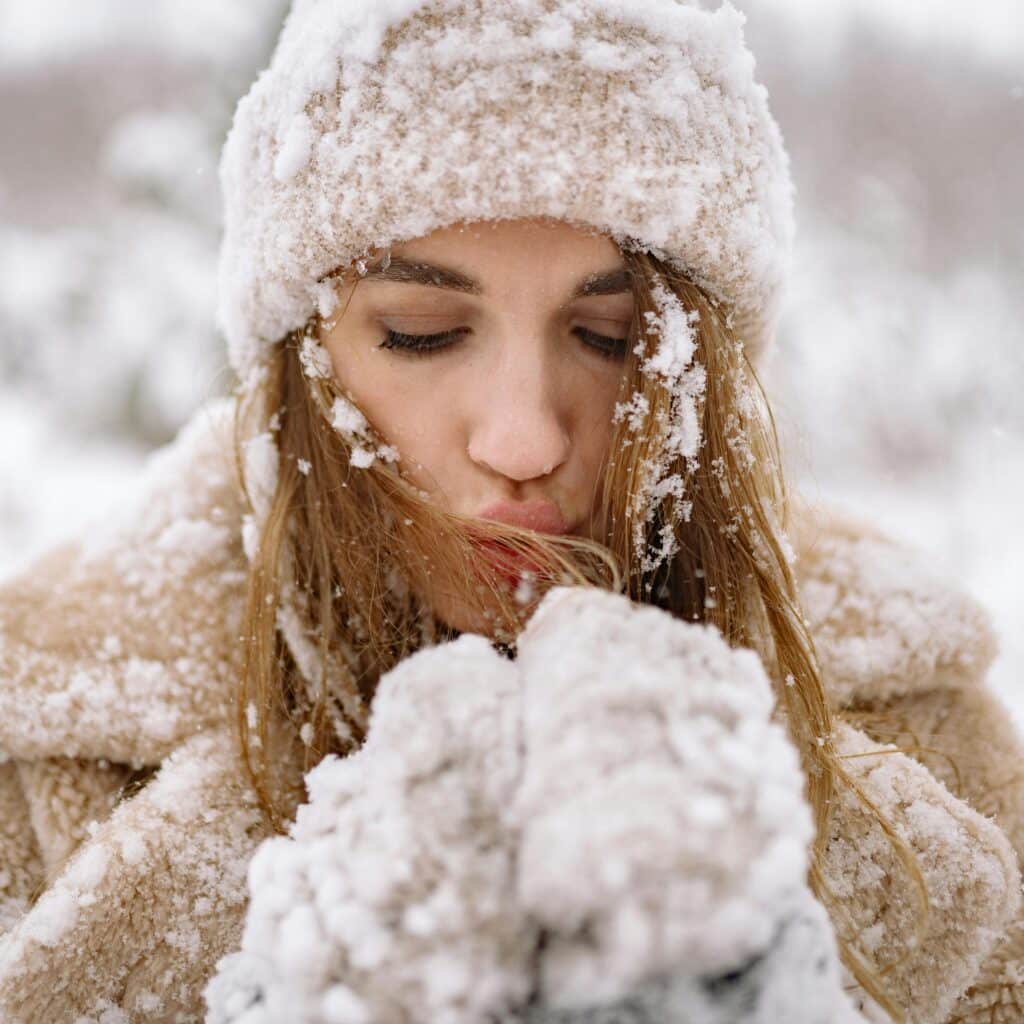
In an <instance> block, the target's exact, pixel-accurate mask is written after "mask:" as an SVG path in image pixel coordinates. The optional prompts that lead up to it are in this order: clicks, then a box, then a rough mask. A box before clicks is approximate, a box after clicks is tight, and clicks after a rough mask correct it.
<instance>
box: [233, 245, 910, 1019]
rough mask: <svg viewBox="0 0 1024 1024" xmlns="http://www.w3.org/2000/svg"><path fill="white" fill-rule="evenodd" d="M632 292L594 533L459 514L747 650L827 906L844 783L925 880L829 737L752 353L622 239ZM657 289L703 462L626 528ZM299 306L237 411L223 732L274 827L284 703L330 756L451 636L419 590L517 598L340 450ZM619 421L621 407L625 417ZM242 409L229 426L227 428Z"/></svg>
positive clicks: (643, 433) (511, 605)
mask: <svg viewBox="0 0 1024 1024" xmlns="http://www.w3.org/2000/svg"><path fill="white" fill-rule="evenodd" d="M622 255H623V259H624V261H625V263H626V265H627V268H628V269H629V271H630V273H631V278H632V281H633V289H634V294H635V298H636V303H635V313H634V319H633V324H632V327H631V331H630V340H629V345H628V350H629V354H628V355H627V358H626V363H625V367H624V376H623V385H622V393H621V397H622V399H623V400H625V399H627V398H629V397H630V396H636V395H641V396H643V400H642V401H640V402H636V401H634V402H632V408H633V409H635V410H640V413H641V422H639V423H638V422H637V418H636V417H635V416H631V417H621V418H617V422H616V423H615V424H614V425H613V436H612V440H611V445H610V448H609V451H610V452H613V453H615V454H614V457H610V458H609V459H608V461H607V466H606V471H605V473H604V475H603V478H602V480H601V481H600V483H599V486H598V488H597V490H596V493H595V495H594V497H595V502H597V503H598V504H599V505H600V507H601V509H602V516H601V519H602V522H603V523H604V524H605V525H606V528H607V543H605V544H601V543H598V542H596V541H592V540H586V539H582V538H563V537H546V536H541V535H537V534H534V533H531V532H530V531H525V530H515V529H513V528H510V527H506V526H501V525H494V526H492V527H488V526H486V525H483V526H481V524H479V523H474V529H475V530H477V531H478V532H479V531H480V530H481V529H482V530H483V531H484V532H488V531H493V536H495V537H500V539H501V541H502V543H505V544H507V545H508V546H510V547H512V548H514V549H516V550H517V551H520V552H522V553H524V554H525V555H526V556H527V557H528V558H529V559H530V560H531V561H532V562H533V563H535V564H538V565H541V566H543V567H545V571H544V572H543V573H542V574H541V576H542V578H541V579H539V580H538V581H537V582H538V583H540V584H541V587H540V589H541V590H542V589H543V587H544V586H545V585H548V584H550V583H552V582H563V583H564V582H569V583H575V584H578V585H590V586H599V587H604V588H607V589H613V590H620V591H623V592H624V593H626V594H627V595H628V596H629V597H630V598H631V599H632V600H634V601H638V602H645V603H649V604H654V605H657V606H659V607H662V608H664V609H665V610H667V611H669V612H670V613H671V614H673V615H675V616H678V617H680V618H683V619H685V620H687V621H694V622H705V623H711V624H713V625H714V626H716V627H717V628H718V629H719V630H720V631H721V632H722V634H723V635H724V636H725V638H726V640H727V641H728V642H729V643H730V644H731V645H733V646H737V647H740V646H742V647H751V648H753V649H754V650H756V651H757V652H758V653H759V654H760V656H761V658H762V660H763V662H764V664H765V667H766V670H767V671H768V674H769V676H770V678H771V680H772V682H773V685H774V689H775V693H776V695H777V700H778V704H779V707H780V709H781V711H782V713H783V715H784V717H785V721H786V724H787V727H788V729H789V732H790V735H791V737H792V740H793V742H794V743H795V744H796V747H797V749H798V750H799V752H800V756H801V759H802V762H803V766H804V771H805V776H806V793H807V798H808V801H809V803H810V806H811V808H812V811H813V815H814V819H815V825H816V829H817V831H816V839H815V845H814V849H813V851H812V860H811V870H810V878H809V881H810V885H811V887H812V889H813V891H814V892H815V894H816V895H817V896H818V898H819V899H821V900H822V902H824V903H825V904H826V906H828V907H829V908H830V910H832V909H836V906H835V905H836V901H835V899H834V897H833V895H832V893H831V892H830V891H829V889H828V886H827V884H826V882H825V879H824V876H823V872H822V864H823V860H824V851H825V845H826V843H827V840H828V837H829V824H830V812H831V808H832V806H833V804H834V799H833V795H834V793H835V792H836V791H837V790H838V789H839V788H841V787H849V788H850V789H851V790H852V791H854V792H855V793H856V794H857V795H858V797H859V798H860V799H861V800H862V802H864V803H865V804H866V805H867V806H868V807H869V809H870V810H871V811H872V812H873V813H874V814H875V815H876V816H877V817H878V818H879V820H880V821H881V824H882V827H883V829H884V830H885V832H886V834H887V835H888V836H889V837H890V839H891V840H892V841H893V843H894V845H895V846H896V847H897V849H898V850H899V852H900V856H901V857H902V858H903V859H904V863H905V864H906V865H907V869H908V871H909V873H910V874H911V876H912V877H913V878H914V879H915V880H916V881H918V882H919V881H920V875H919V873H917V871H916V866H915V865H914V863H913V860H912V857H911V855H909V852H908V851H906V850H905V848H903V847H902V844H901V843H900V842H899V840H898V839H897V838H896V836H895V833H894V831H893V829H892V828H891V826H890V825H889V823H888V822H886V821H885V819H884V818H882V816H881V815H880V813H879V812H878V811H877V809H876V808H874V807H873V805H871V803H870V801H869V800H868V798H867V797H866V796H865V795H864V794H863V793H862V792H861V791H860V790H859V788H858V787H857V785H856V783H855V782H854V781H853V780H852V779H851V778H850V777H849V775H848V774H847V772H846V771H845V769H844V768H843V764H842V761H841V759H840V757H839V756H838V755H837V753H836V750H835V747H834V744H833V721H832V715H831V712H830V710H829V706H828V703H827V700H826V696H825V691H824V688H823V685H822V678H821V672H820V669H819V666H818V662H817V658H816V655H815V650H814V644H813V641H812V639H811V637H810V635H809V634H808V631H807V628H806V626H805V623H804V616H803V614H802V611H801V608H800V603H799V600H798V596H797V588H796V582H795V580H794V576H793V572H792V568H791V564H790V558H789V557H788V553H789V549H788V543H787V541H786V539H785V536H786V529H787V522H788V518H789V515H790V509H789V502H788V498H787V490H786V486H785V482H784V477H783V472H782V465H781V460H780V453H779V445H778V438H777V433H776V429H775V423H774V419H773V417H772V414H771V410H770V408H769V405H768V402H767V400H766V398H765V395H764V392H763V390H762V389H761V386H760V383H759V382H758V380H757V375H756V373H755V371H754V368H753V367H752V366H751V365H750V363H749V361H748V360H747V357H746V355H745V353H744V350H743V346H742V345H741V344H740V343H739V342H738V340H737V339H736V337H735V335H734V331H733V329H732V327H731V320H730V317H729V314H728V311H727V310H726V309H724V308H723V307H722V306H721V305H720V304H719V303H716V302H715V301H713V300H712V299H711V298H710V297H709V296H708V295H707V294H706V293H705V292H704V291H703V290H702V289H701V288H699V287H697V286H696V285H694V284H693V283H692V282H691V281H689V280H688V279H687V278H686V277H685V276H683V275H681V274H680V273H678V272H675V271H673V270H672V269H671V268H669V267H668V266H667V265H666V264H665V263H664V262H662V261H660V260H658V259H656V258H655V257H654V256H652V255H651V254H649V253H643V252H635V251H623V253H622ZM665 288H667V289H669V290H670V291H671V293H673V294H674V295H675V296H676V297H677V298H678V300H679V301H680V302H681V303H682V305H683V307H684V308H685V309H686V310H688V311H690V312H691V313H693V314H695V320H696V335H695V336H696V349H695V353H694V360H695V362H696V363H699V364H700V365H702V366H703V367H704V370H705V372H706V390H705V392H704V394H703V397H702V399H701V401H700V402H699V408H698V415H699V421H700V428H701V436H702V443H701V448H700V453H699V458H696V459H694V458H689V459H687V458H678V459H677V460H676V464H675V465H672V466H671V467H670V468H671V470H672V472H674V473H675V474H677V475H678V476H679V478H680V479H681V480H682V481H683V482H684V483H685V496H686V497H685V500H686V502H687V503H689V505H688V508H687V510H686V514H685V515H680V514H679V511H680V509H679V502H680V498H679V495H678V494H676V495H674V496H673V495H668V496H666V497H665V499H664V501H663V502H662V506H661V507H659V508H656V509H655V510H654V514H653V515H652V516H650V518H649V521H647V522H644V523H642V528H641V529H640V530H638V529H637V516H638V511H637V510H638V493H639V491H640V490H641V489H642V488H643V487H644V486H645V485H646V482H648V476H649V467H650V466H651V465H652V463H654V462H657V461H658V460H659V459H661V460H663V458H664V445H665V440H664V439H665V431H664V429H663V427H664V424H665V422H666V417H667V416H668V414H669V412H670V409H671V395H670V394H669V392H668V389H666V388H665V387H664V386H663V384H662V383H661V382H659V381H658V380H657V379H656V378H655V377H654V376H653V375H651V374H649V373H645V372H643V364H644V360H645V358H647V357H649V356H650V354H651V353H650V346H652V345H653V344H655V343H656V339H654V338H653V337H652V335H651V333H650V332H649V331H648V329H647V326H646V325H648V324H649V323H650V322H651V317H652V316H653V317H657V316H658V315H659V313H660V309H659V304H658V302H657V301H656V294H655V293H656V292H657V290H658V289H665ZM319 327H320V325H319V322H318V320H317V319H316V318H313V319H311V321H310V322H309V324H307V325H306V327H305V328H303V329H302V330H299V331H296V332H293V333H292V334H291V335H289V336H288V337H287V338H285V339H284V340H283V343H282V344H280V345H279V346H278V347H277V349H276V351H275V353H274V355H273V357H272V360H271V363H270V365H269V372H268V374H267V375H266V377H265V380H264V383H263V386H262V388H261V389H260V390H259V391H256V392H254V393H251V394H250V395H249V396H248V397H247V399H246V402H245V403H244V407H240V413H239V418H238V423H239V434H238V439H237V440H238V453H239V466H240V469H242V471H243V474H244V458H243V456H242V447H243V445H244V443H245V437H247V436H251V434H252V432H253V423H256V424H259V425H260V426H261V427H262V428H263V429H264V430H271V431H272V432H274V433H275V434H276V444H277V449H278V452H279V468H278V478H277V485H276V489H275V491H274V493H273V496H272V499H271V501H270V503H269V509H268V511H267V513H266V514H265V516H264V517H263V521H262V524H261V531H260V534H259V538H258V549H257V550H256V552H255V554H254V557H253V559H252V565H251V569H250V575H249V584H248V601H247V608H246V614H245V626H244V630H243V633H244V636H245V637H246V648H245V658H244V670H243V673H242V676H241V678H240V688H239V700H238V729H239V734H240V738H241V744H242V750H243V754H244V759H245V767H246V771H247V772H248V774H249V777H250V779H251V781H252V783H253V785H254V787H255V789H256V792H257V793H258V794H259V796H260V800H261V804H262V805H263V808H264V811H265V813H266V815H267V817H268V819H269V820H270V822H271V823H272V824H273V825H274V826H275V827H276V828H278V829H280V828H281V827H282V821H281V815H280V813H279V811H278V809H277V808H276V807H275V806H274V803H273V800H272V799H271V797H270V793H269V789H268V786H267V778H268V764H267V758H266V751H267V749H268V745H267V742H266V740H267V728H268V722H269V721H270V719H271V717H272V716H274V715H281V716H283V717H285V718H286V719H287V720H289V721H291V722H292V723H294V727H295V729H296V730H298V731H299V732H300V733H301V736H302V741H303V743H304V744H305V751H306V767H307V768H309V767H312V766H313V765H314V764H316V763H317V762H318V761H319V760H321V759H322V758H323V757H324V756H325V755H326V754H328V753H332V752H333V753H338V754H342V755H344V754H346V753H348V752H350V751H352V750H355V749H357V748H358V747H359V745H360V744H361V743H362V741H363V738H364V736H365V733H366V727H367V719H368V715H369V709H370V706H371V704H372V701H373V695H374V691H375V688H376V686H377V683H378V680H379V679H380V678H381V676H382V675H383V674H384V673H386V672H387V671H388V670H389V669H390V668H391V667H393V666H394V665H395V664H397V663H398V662H399V661H400V660H401V659H402V658H404V657H406V656H407V655H409V654H410V653H412V652H413V651H415V650H417V649H418V648H420V647H422V646H423V645H425V644H431V643H435V642H438V641H439V640H443V639H445V638H446V637H447V636H448V635H450V634H449V633H448V632H447V631H446V629H445V627H444V625H443V624H442V623H439V622H438V621H437V620H436V618H435V617H434V616H433V614H432V612H431V609H430V608H429V607H427V606H425V605H424V603H423V602H422V601H420V600H419V599H418V597H417V594H418V593H423V592H424V590H423V587H422V584H423V582H424V581H425V579H426V578H427V574H429V579H430V583H431V586H432V587H434V588H435V592H436V588H438V587H441V588H450V589H451V590H453V591H454V592H456V593H458V594H459V595H460V596H461V597H462V598H463V599H464V600H465V601H466V603H467V604H468V605H469V606H470V607H472V608H474V609H475V610H477V611H478V612H479V613H480V614H481V615H484V616H489V617H491V618H492V621H493V624H494V630H493V633H494V637H495V638H496V641H497V642H501V643H503V644H504V645H505V646H506V647H507V648H509V649H514V645H515V635H516V632H517V630H518V628H520V626H521V624H522V620H523V617H524V607H523V604H522V603H521V601H519V600H517V599H516V598H515V596H514V595H512V594H510V593H508V592H507V591H506V590H504V589H503V588H501V587H488V586H481V585H480V582H479V576H478V575H476V574H474V573H473V571H472V570H471V568H470V566H471V564H472V562H473V560H474V558H475V557H476V548H475V547H474V545H473V544H472V543H471V541H470V539H469V537H468V533H467V530H466V527H467V522H468V521H466V520H462V519H460V517H458V516H453V515H451V514H448V513H445V512H442V511H440V510H439V509H437V508H435V507H433V506H432V505H431V504H430V503H429V502H428V501H426V500H424V499H423V497H422V496H421V495H420V494H419V493H418V492H417V491H416V489H415V488H413V487H412V486H411V485H410V484H409V483H408V482H407V481H406V480H405V479H403V477H402V475H401V473H400V472H399V471H398V470H397V469H396V468H395V467H394V466H392V465H389V464H387V463H384V462H381V461H377V462H375V463H374V464H373V465H371V466H370V467H369V468H355V467H353V465H352V462H351V445H350V443H349V442H348V441H346V439H345V438H344V437H343V436H342V435H340V434H339V433H338V432H337V431H336V430H335V429H334V427H333V426H332V425H331V423H330V418H329V412H330V408H331V404H332V401H333V400H334V399H335V398H337V397H338V396H340V395H341V394H342V392H341V391H340V390H339V387H338V385H337V383H336V382H335V381H334V379H333V377H331V376H330V375H327V376H322V377H315V379H310V377H309V375H307V373H306V372H305V371H304V368H303V359H304V353H303V346H304V344H308V342H309V341H310V340H312V339H316V337H317V332H318V330H319ZM627 420H628V422H627ZM243 423H244V424H245V426H244V427H243V426H242V424H243ZM666 524H668V528H669V529H670V530H671V531H672V532H673V540H674V544H673V548H674V554H673V555H672V557H671V558H670V559H668V560H667V561H663V562H661V564H656V560H654V561H652V560H651V559H650V558H649V557H647V555H648V554H649V549H650V548H651V547H652V546H653V545H656V544H658V543H661V538H663V537H664V532H665V529H666ZM288 594H291V595H292V598H291V600H292V601H295V600H296V596H298V604H299V606H300V611H299V613H298V614H299V617H300V628H301V630H302V632H303V635H304V639H305V640H306V641H307V642H308V643H309V644H310V645H311V646H312V649H315V650H316V651H317V652H318V653H317V671H316V678H309V672H308V671H306V672H305V673H302V672H300V671H299V668H298V666H297V665H296V663H295V661H294V659H293V652H292V651H290V650H289V645H288V644H286V643H285V642H284V641H283V640H282V637H281V631H280V630H279V628H278V626H279V618H280V615H281V614H283V613H284V612H287V611H288V608H286V607H285V606H286V605H287V604H288V598H287V595H288ZM839 943H840V950H841V955H842V958H843V961H844V963H846V965H847V967H848V968H849V969H850V971H851V973H852V974H853V975H854V977H855V978H856V979H857V981H858V982H859V983H860V984H861V985H862V986H863V988H864V989H865V990H866V991H867V992H868V993H869V994H870V995H871V996H872V997H873V998H874V999H875V1000H876V1001H877V1002H878V1003H880V1004H881V1005H882V1006H884V1007H885V1008H886V1009H887V1010H888V1011H889V1012H890V1013H891V1014H892V1015H893V1016H894V1017H896V1018H897V1019H901V1018H902V1014H901V1013H900V1011H899V1009H898V1008H897V1007H896V1006H895V1005H894V1004H893V1003H892V1001H891V1000H890V999H888V997H887V996H886V994H885V992H884V988H883V986H882V984H881V982H880V976H881V975H884V974H885V973H887V971H888V970H891V969H892V967H893V966H895V965H894V964H890V965H888V966H887V967H886V968H884V969H881V970H879V969H877V968H876V967H875V966H874V965H872V964H870V962H869V961H868V960H867V959H866V958H865V956H864V955H863V954H862V953H861V952H859V951H858V950H857V949H855V948H854V945H853V941H852V939H851V938H850V937H849V936H845V937H844V936H843V935H840V936H839Z"/></svg>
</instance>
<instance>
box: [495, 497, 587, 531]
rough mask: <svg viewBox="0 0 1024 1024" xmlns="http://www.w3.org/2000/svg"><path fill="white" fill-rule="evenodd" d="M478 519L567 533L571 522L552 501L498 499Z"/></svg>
mask: <svg viewBox="0 0 1024 1024" xmlns="http://www.w3.org/2000/svg"><path fill="white" fill-rule="evenodd" d="M476 515H477V518H478V519H490V520H492V521H493V522H498V523H507V524H508V525H509V526H519V527H522V528H523V529H527V530H535V531H536V532H537V533H551V534H566V533H568V532H569V524H568V522H566V519H565V516H563V515H562V511H561V509H560V508H559V507H558V506H557V505H556V504H555V503H554V502H552V501H544V500H543V499H541V500H537V501H496V502H494V503H493V504H491V505H488V506H487V507H486V508H484V509H482V510H481V511H479V512H478V513H477V514H476Z"/></svg>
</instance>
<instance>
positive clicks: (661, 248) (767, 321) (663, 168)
mask: <svg viewBox="0 0 1024 1024" xmlns="http://www.w3.org/2000/svg"><path fill="white" fill-rule="evenodd" d="M743 21H744V19H743V16H742V15H741V14H740V13H739V12H737V11H736V10H735V9H734V8H733V7H732V6H731V5H730V4H728V3H724V4H723V5H722V6H721V7H719V8H718V9H717V10H713V11H712V10H706V9H704V8H702V7H701V6H699V5H698V3H696V2H694V0H344V2H339V0H295V3H294V5H293V8H292V10H291V13H290V14H289V17H288V19H287V21H286V23H285V26H284V29H283V31H282V34H281V38H280V40H279V42H278V45H277V49H276V52H275V53H274V56H273V59H272V61H271V64H270V67H269V68H268V69H267V70H266V71H264V72H263V74H261V75H260V77H259V78H258V79H257V81H256V83H255V84H254V85H253V87H252V89H251V90H250V92H249V93H248V95H247V96H246V97H245V98H244V99H243V100H242V101H241V103H240V104H239V106H238V110H237V112H236V115H235V120H234V124H233V127H232V129H231V132H230V135H229V137H228V139H227V143H226V145H225V148H224V154H223V159H222V163H221V184H222V189H223V193H224V215H225V232H224V241H223V246H222V250H221V258H220V282H219V286H220V295H219V317H220V322H221V327H222V329H223V330H224V332H225V335H226V337H227V340H228V346H229V352H230V358H231V362H232V365H233V366H234V368H235V370H236V371H237V373H238V374H239V377H240V378H241V379H242V380H243V382H245V381H255V380H256V379H258V378H256V377H253V376H252V375H253V373H254V371H256V372H258V370H259V367H260V365H261V361H262V359H263V358H264V357H265V356H266V354H267V353H268V352H269V351H270V350H271V348H272V346H273V345H274V344H275V343H276V342H278V341H280V339H282V338H283V337H284V335H285V334H286V333H287V332H288V331H290V330H293V329H295V328H298V327H301V326H302V325H303V324H305V323H306V322H307V320H308V319H309V317H310V316H311V315H312V314H313V313H314V312H315V311H317V310H319V311H320V312H322V313H329V312H330V307H331V302H332V300H333V297H334V296H333V288H332V287H331V286H330V285H325V284H322V283H321V280H322V278H323V276H324V275H325V274H328V273H330V272H331V271H334V270H337V269H339V268H341V267H346V266H349V265H351V264H352V263H353V262H354V261H356V260H358V259H359V258H361V257H364V256H366V255H368V254H369V252H370V251H371V250H373V249H379V248H385V247H386V246H387V245H389V244H391V243H393V242H399V241H402V240H407V239H411V238H416V237H420V236H422V235H425V234H428V233H430V232H431V231H432V230H435V229H438V228H443V227H447V226H451V225H453V224H456V223H459V222H465V221H476V220H501V219H508V218H519V217H539V216H547V217H552V218H556V219H559V220H563V221H566V222H569V223H573V224H576V225H579V226H585V227H589V228H596V229H597V230H599V231H602V232H605V233H607V234H608V235H610V236H611V237H612V238H614V239H615V240H616V241H618V242H620V243H622V244H624V245H625V246H626V247H629V248H643V249H647V250H650V251H652V252H654V253H655V254H657V255H659V256H661V257H662V258H665V259H667V260H668V261H669V262H671V263H672V264H673V265H674V266H676V267H678V268H680V269H682V270H683V271H684V272H686V273H687V274H688V275H689V276H690V278H691V279H692V280H694V281H695V282H696V283H698V284H700V285H702V286H703V287H705V288H707V289H708V290H709V291H710V292H711V293H712V294H714V295H715V296H716V297H717V298H718V299H720V300H722V301H724V302H725V303H726V304H727V306H728V308H729V309H730V310H731V311H732V312H733V313H734V315H735V318H734V322H735V324H736V326H737V328H738V331H739V336H740V337H741V338H742V339H743V340H744V342H745V343H746V346H747V350H748V352H749V353H751V354H752V355H754V356H756V355H757V354H759V353H760V352H761V351H763V350H764V348H765V347H766V345H767V344H768V343H769V341H770V339H771V335H772V332H773V325H774V321H775V317H776V314H777V311H778V306H779V300H780V292H781V288H782V286H783V283H784V279H785V277H786V272H787V266H788V262H789V252H790V247H791V241H792V234H793V223H792V191H793V190H792V185H791V179H790V175H789V161H788V158H787V155H786V152H785V150H784V148H783V143H782V139H781V136H780V133H779V130H778V126H777V125H776V123H775V121H774V120H773V118H772V116H771V114H770V112H769V110H768V102H767V93H766V91H765V89H764V88H763V87H762V86H760V85H758V84H757V83H756V82H755V80H754V58H753V56H752V55H751V53H750V52H749V50H748V49H747V48H746V46H745V43H744V40H743V32H742V28H743Z"/></svg>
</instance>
